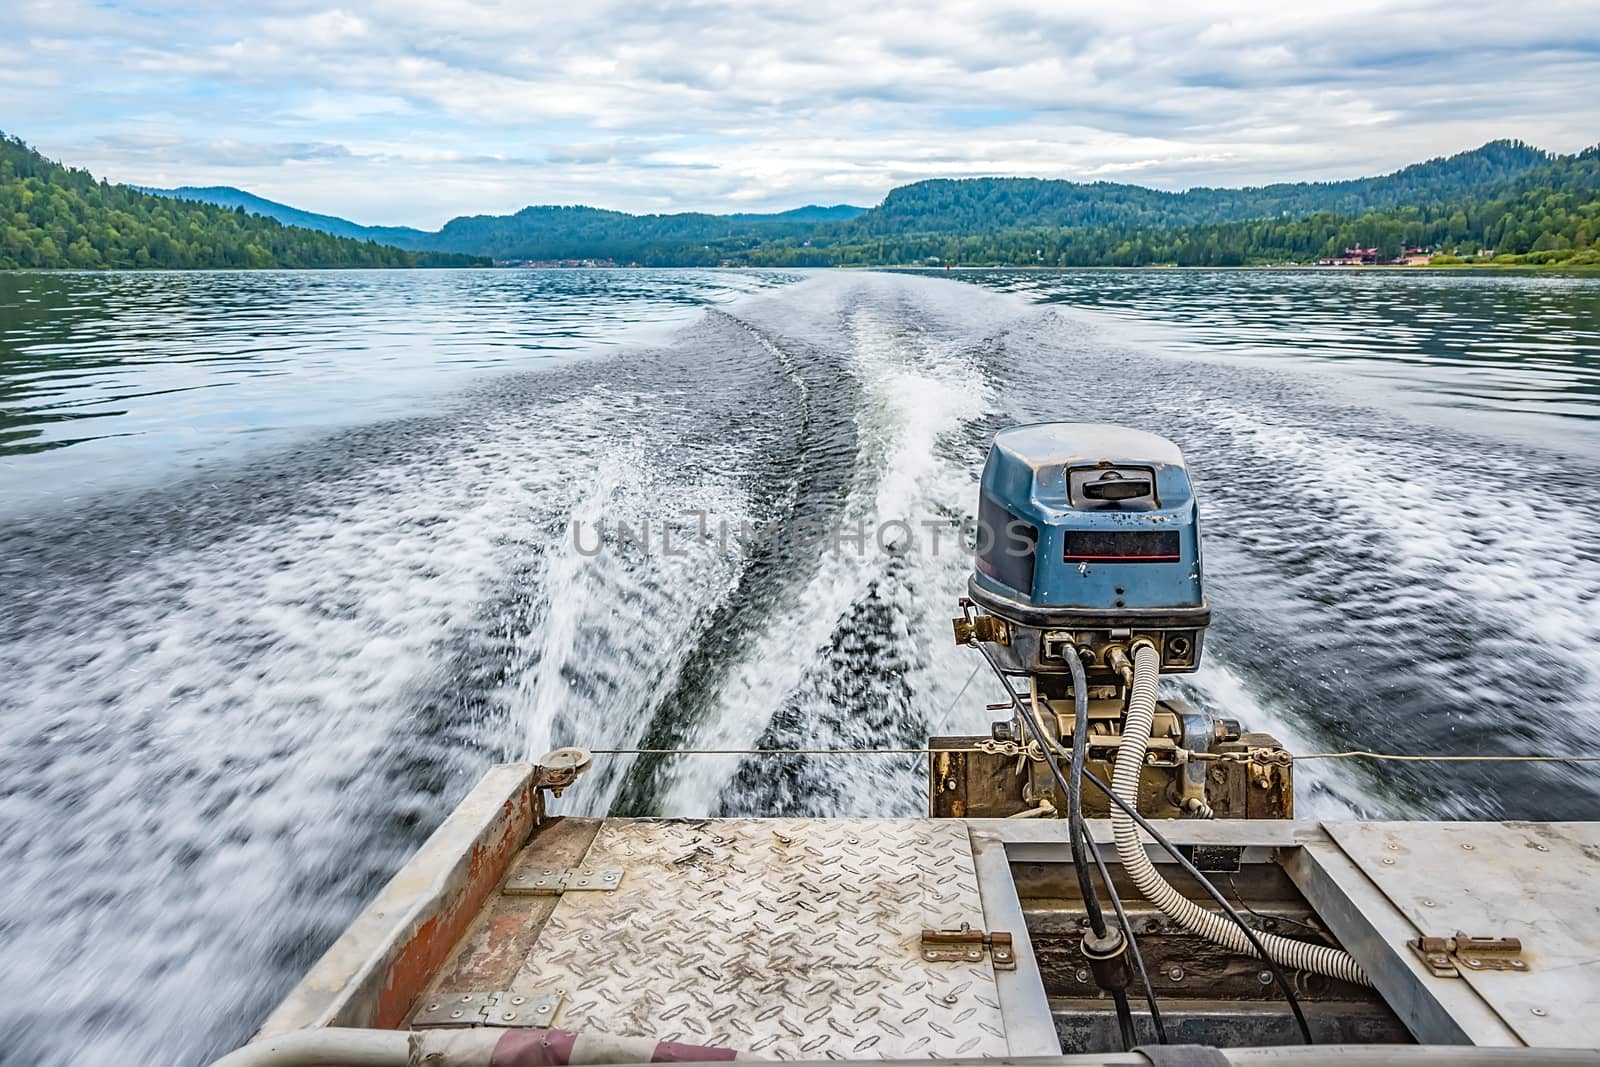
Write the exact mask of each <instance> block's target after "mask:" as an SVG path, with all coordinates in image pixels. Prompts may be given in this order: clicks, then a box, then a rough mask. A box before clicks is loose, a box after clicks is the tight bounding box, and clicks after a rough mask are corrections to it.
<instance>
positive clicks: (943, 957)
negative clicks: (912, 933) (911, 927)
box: [922, 923, 1017, 971]
mask: <svg viewBox="0 0 1600 1067" xmlns="http://www.w3.org/2000/svg"><path fill="white" fill-rule="evenodd" d="M984 949H988V950H989V959H990V961H991V962H993V963H994V968H995V970H997V971H1014V970H1016V969H1017V954H1016V951H1015V950H1014V949H1013V947H1012V944H1011V935H1010V934H1009V933H1007V932H1006V931H1004V930H996V931H994V932H993V933H990V934H986V933H984V932H983V931H982V930H974V929H973V928H972V925H971V924H970V923H962V924H961V927H960V929H956V930H923V931H922V958H923V959H925V960H927V961H929V962H930V963H938V962H945V963H977V962H979V961H980V960H982V959H983V951H984Z"/></svg>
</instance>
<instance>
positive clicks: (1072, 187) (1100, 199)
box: [839, 141, 1554, 242]
mask: <svg viewBox="0 0 1600 1067" xmlns="http://www.w3.org/2000/svg"><path fill="white" fill-rule="evenodd" d="M1553 158H1554V157H1552V156H1551V155H1550V153H1548V152H1544V151H1541V150H1540V149H1537V148H1533V147H1531V146H1530V145H1526V144H1523V143H1522V142H1521V141H1493V142H1491V143H1489V144H1486V145H1484V146H1483V147H1482V148H1476V149H1473V150H1472V151H1470V152H1461V153H1459V154H1457V155H1453V156H1450V157H1448V158H1441V159H1432V160H1429V161H1428V162H1426V163H1416V164H1413V165H1412V166H1409V167H1406V168H1405V169H1403V170H1399V171H1395V172H1394V173H1392V174H1385V175H1380V176H1378V177H1374V178H1354V179H1350V180H1348V181H1337V182H1294V183H1289V184H1280V185H1262V186H1255V187H1251V188H1244V189H1214V188H1206V187H1199V188H1194V189H1189V190H1187V191H1186V192H1181V193H1171V192H1164V191H1162V190H1160V189H1148V188H1145V187H1144V186H1140V185H1119V184H1117V183H1114V182H1072V181H1058V180H1047V179H1039V178H960V179H936V180H931V181H922V182H916V183H914V184H912V185H904V186H901V187H900V188H898V189H894V190H892V191H891V192H890V193H889V195H888V196H887V197H885V198H884V201H883V203H882V204H880V205H879V206H878V207H875V208H873V209H872V210H871V211H869V212H867V213H866V214H865V215H863V216H862V217H861V218H859V219H856V220H855V221H853V222H852V223H851V224H850V225H849V226H848V227H847V228H846V229H845V230H844V231H842V232H841V233H840V235H839V239H840V240H841V241H844V242H848V241H849V240H850V239H851V238H853V237H855V238H863V237H876V236H880V235H885V234H912V233H953V234H975V233H986V232H988V233H992V232H994V231H997V230H1006V229H1014V228H1016V227H1019V226H1030V227H1031V226H1048V227H1069V226H1070V227H1081V226H1089V227H1093V226H1129V225H1133V226H1191V225H1195V224H1199V223H1208V222H1237V221H1242V220H1245V219H1264V218H1271V217H1274V216H1278V217H1282V216H1284V215H1289V216H1292V217H1295V218H1300V217H1304V216H1307V215H1312V214H1315V213H1317V212H1320V211H1327V212H1333V213H1335V214H1340V215H1360V214H1363V213H1365V212H1368V211H1375V210H1382V209H1384V208H1393V207H1402V206H1422V205H1424V204H1432V203H1440V202H1444V201H1451V200H1459V199H1461V198H1462V197H1464V196H1470V195H1474V194H1477V193H1481V192H1483V191H1485V190H1487V189H1489V188H1491V187H1494V186H1498V185H1501V184H1503V183H1505V182H1507V181H1509V180H1511V179H1514V178H1516V177H1518V176H1520V175H1523V174H1527V173H1528V172H1530V171H1534V170H1537V169H1539V168H1541V167H1544V166H1546V165H1548V164H1549V163H1550V162H1551V160H1552V159H1553Z"/></svg>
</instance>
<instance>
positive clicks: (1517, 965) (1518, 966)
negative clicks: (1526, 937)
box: [1511, 960, 1528, 971]
mask: <svg viewBox="0 0 1600 1067" xmlns="http://www.w3.org/2000/svg"><path fill="white" fill-rule="evenodd" d="M1527 966H1528V965H1527V964H1526V963H1523V962H1522V961H1521V960H1512V961H1511V969H1512V970H1513V971H1520V970H1523V969H1524V968H1526V967H1527Z"/></svg>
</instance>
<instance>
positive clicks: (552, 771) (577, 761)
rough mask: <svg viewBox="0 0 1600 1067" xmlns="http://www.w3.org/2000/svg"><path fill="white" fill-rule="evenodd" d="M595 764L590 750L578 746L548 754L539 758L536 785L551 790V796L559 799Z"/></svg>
mask: <svg viewBox="0 0 1600 1067" xmlns="http://www.w3.org/2000/svg"><path fill="white" fill-rule="evenodd" d="M593 762H594V757H593V756H592V755H591V754H590V752H589V750H588V749H586V748H581V747H579V746H577V745H569V746H567V747H566V748H558V749H556V750H554V751H553V752H546V753H545V754H544V755H543V756H540V757H539V772H538V777H537V779H536V780H535V783H534V784H535V785H536V786H537V787H538V788H540V789H548V790H550V795H551V796H557V797H559V796H560V795H561V791H562V790H563V789H565V788H566V787H567V786H569V785H571V784H572V783H573V782H574V781H576V780H577V778H578V775H580V774H582V773H583V772H584V771H586V770H588V769H589V765H590V764H591V763H593Z"/></svg>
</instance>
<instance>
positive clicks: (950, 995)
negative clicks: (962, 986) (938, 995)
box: [944, 993, 961, 1004]
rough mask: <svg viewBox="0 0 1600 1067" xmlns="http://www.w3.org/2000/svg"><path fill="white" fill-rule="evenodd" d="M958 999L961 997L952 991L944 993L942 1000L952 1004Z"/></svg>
mask: <svg viewBox="0 0 1600 1067" xmlns="http://www.w3.org/2000/svg"><path fill="white" fill-rule="evenodd" d="M960 999H961V998H960V997H958V996H956V995H955V994H954V993H946V994H945V998H944V1002H945V1003H946V1004H954V1003H956V1002H957V1001H959V1000H960Z"/></svg>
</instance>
